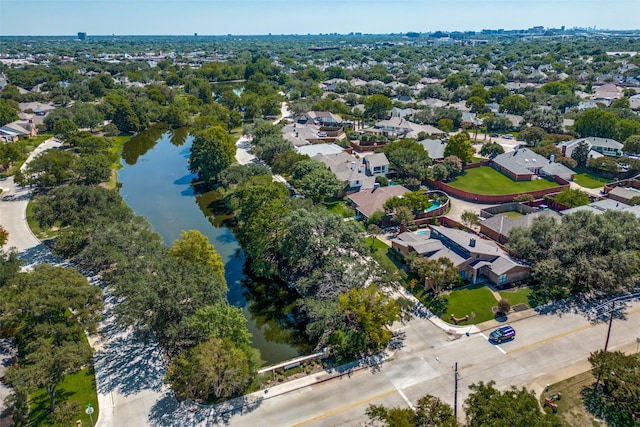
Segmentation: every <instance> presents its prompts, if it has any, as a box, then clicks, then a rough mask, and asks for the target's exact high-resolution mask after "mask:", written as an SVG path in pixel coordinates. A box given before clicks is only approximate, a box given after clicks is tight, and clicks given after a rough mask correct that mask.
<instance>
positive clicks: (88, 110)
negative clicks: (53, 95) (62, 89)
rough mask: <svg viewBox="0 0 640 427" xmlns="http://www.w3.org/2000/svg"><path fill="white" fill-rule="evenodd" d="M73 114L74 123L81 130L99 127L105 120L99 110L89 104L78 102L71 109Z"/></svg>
mask: <svg viewBox="0 0 640 427" xmlns="http://www.w3.org/2000/svg"><path fill="white" fill-rule="evenodd" d="M71 111H72V112H73V121H74V122H75V124H76V125H78V127H80V128H89V129H94V128H96V127H98V126H99V125H100V124H101V123H102V121H103V120H104V117H103V115H102V114H101V113H100V112H99V111H98V109H97V108H96V107H95V106H94V105H93V104H90V103H87V102H77V103H75V104H74V105H73V107H72V108H71Z"/></svg>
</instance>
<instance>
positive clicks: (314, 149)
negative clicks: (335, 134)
mask: <svg viewBox="0 0 640 427" xmlns="http://www.w3.org/2000/svg"><path fill="white" fill-rule="evenodd" d="M296 151H297V152H298V154H306V155H307V156H309V157H313V156H315V155H316V154H324V155H330V154H340V153H342V152H344V148H342V147H340V146H339V145H336V144H310V145H304V146H300V147H296Z"/></svg>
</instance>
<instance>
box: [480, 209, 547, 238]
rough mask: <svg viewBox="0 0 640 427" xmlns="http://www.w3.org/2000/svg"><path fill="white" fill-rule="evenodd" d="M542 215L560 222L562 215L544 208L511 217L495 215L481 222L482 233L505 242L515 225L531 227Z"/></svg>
mask: <svg viewBox="0 0 640 427" xmlns="http://www.w3.org/2000/svg"><path fill="white" fill-rule="evenodd" d="M540 217H550V218H553V219H554V220H556V222H560V215H558V214H557V213H556V212H555V211H552V210H544V211H539V212H533V213H529V214H526V215H522V216H519V217H515V218H510V217H508V216H506V215H494V216H492V217H491V218H487V219H485V220H483V221H482V222H481V223H480V233H482V234H484V235H485V236H487V237H489V238H490V239H492V240H495V241H496V242H498V243H501V244H504V243H507V241H508V240H509V234H510V233H511V230H513V229H514V228H515V227H530V226H531V224H532V223H533V220H534V219H536V218H540Z"/></svg>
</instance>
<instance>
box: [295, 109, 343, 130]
mask: <svg viewBox="0 0 640 427" xmlns="http://www.w3.org/2000/svg"><path fill="white" fill-rule="evenodd" d="M294 122H295V123H299V124H305V125H306V124H314V125H316V126H320V127H329V128H340V127H342V122H343V120H342V118H341V117H340V116H338V115H337V114H333V113H330V112H328V111H307V112H306V113H302V114H300V115H298V116H296V117H295V119H294Z"/></svg>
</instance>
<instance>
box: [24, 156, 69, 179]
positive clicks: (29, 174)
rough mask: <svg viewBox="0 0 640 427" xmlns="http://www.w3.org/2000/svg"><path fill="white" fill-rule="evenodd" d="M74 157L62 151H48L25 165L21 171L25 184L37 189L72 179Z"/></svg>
mask: <svg viewBox="0 0 640 427" xmlns="http://www.w3.org/2000/svg"><path fill="white" fill-rule="evenodd" d="M74 161H75V156H74V155H73V154H72V153H70V152H68V151H62V150H49V151H47V152H45V153H42V154H40V155H39V156H37V157H36V158H35V159H33V160H32V161H30V162H29V163H28V164H27V167H26V168H25V169H24V171H23V176H24V179H25V181H26V182H27V183H29V184H32V185H35V186H37V187H53V186H57V185H61V184H63V183H65V182H66V181H68V180H70V179H71V178H72V177H73V169H72V165H73V163H74Z"/></svg>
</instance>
